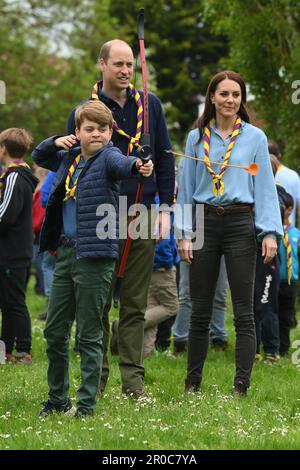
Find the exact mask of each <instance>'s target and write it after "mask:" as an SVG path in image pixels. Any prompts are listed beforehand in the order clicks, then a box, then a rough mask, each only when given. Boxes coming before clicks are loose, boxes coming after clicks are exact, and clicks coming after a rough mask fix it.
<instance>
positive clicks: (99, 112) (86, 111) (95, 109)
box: [75, 101, 113, 129]
mask: <svg viewBox="0 0 300 470" xmlns="http://www.w3.org/2000/svg"><path fill="white" fill-rule="evenodd" d="M85 119H88V120H89V121H92V122H96V123H97V124H99V126H108V127H109V128H110V129H111V128H112V126H113V116H112V112H111V110H110V109H109V108H108V107H107V106H106V105H105V104H104V103H102V101H86V102H85V103H83V104H81V105H80V106H78V107H77V108H76V111H75V124H76V127H77V129H80V127H81V125H82V123H83V121H84V120H85Z"/></svg>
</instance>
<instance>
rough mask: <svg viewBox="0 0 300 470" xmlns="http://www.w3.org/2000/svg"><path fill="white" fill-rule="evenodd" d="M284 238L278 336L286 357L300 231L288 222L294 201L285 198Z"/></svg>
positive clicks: (293, 318) (289, 196)
mask: <svg viewBox="0 0 300 470" xmlns="http://www.w3.org/2000/svg"><path fill="white" fill-rule="evenodd" d="M285 205H286V209H285V212H284V225H283V229H284V237H283V240H281V242H280V247H279V250H280V289H279V297H278V304H279V336H280V347H279V353H280V355H281V356H287V354H288V351H289V347H290V329H291V327H292V326H293V325H294V322H295V304H296V298H297V282H298V278H299V261H298V247H299V242H300V231H299V230H298V229H297V228H296V227H294V226H293V225H292V224H291V222H290V216H291V213H292V210H293V206H294V201H293V198H292V196H291V195H290V194H288V193H286V196H285Z"/></svg>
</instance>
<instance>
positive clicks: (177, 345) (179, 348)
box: [173, 341, 187, 356]
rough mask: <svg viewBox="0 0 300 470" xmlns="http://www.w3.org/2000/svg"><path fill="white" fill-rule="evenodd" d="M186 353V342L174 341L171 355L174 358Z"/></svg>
mask: <svg viewBox="0 0 300 470" xmlns="http://www.w3.org/2000/svg"><path fill="white" fill-rule="evenodd" d="M186 351H187V341H174V343H173V353H174V355H175V356H178V355H179V354H183V353H185V352H186Z"/></svg>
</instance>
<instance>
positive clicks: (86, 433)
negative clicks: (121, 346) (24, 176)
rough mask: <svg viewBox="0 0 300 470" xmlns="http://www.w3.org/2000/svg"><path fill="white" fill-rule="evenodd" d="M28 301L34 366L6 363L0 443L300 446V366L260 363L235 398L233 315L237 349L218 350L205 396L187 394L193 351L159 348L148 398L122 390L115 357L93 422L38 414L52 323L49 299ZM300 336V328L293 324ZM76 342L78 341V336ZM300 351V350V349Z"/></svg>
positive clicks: (0, 388) (0, 383)
mask: <svg viewBox="0 0 300 470" xmlns="http://www.w3.org/2000/svg"><path fill="white" fill-rule="evenodd" d="M28 304H29V307H30V312H31V316H32V325H33V357H34V362H33V364H32V365H31V366H24V365H18V366H16V365H2V366H0V449H83V450H85V449H102V450H106V449H107V450H108V449H110V450H114V449H122V450H124V449H146V450H147V449H153V450H158V449H174V450H175V449H177V450H179V449H182V450H183V449H186V450H194V449H299V448H300V369H299V368H297V366H296V365H295V364H292V363H291V361H290V360H288V359H284V360H281V361H280V362H279V363H277V364H275V365H267V364H264V363H258V364H255V366H254V371H253V375H252V386H251V388H250V390H249V393H248V397H247V398H232V397H231V394H230V392H231V385H232V378H233V375H234V334H233V328H232V318H231V314H230V315H228V317H229V318H228V331H229V332H230V336H229V341H230V347H229V348H228V350H227V351H226V352H225V353H223V352H214V351H210V352H209V356H208V360H207V363H206V368H205V376H204V383H203V394H201V395H199V396H196V395H193V394H188V395H184V394H183V383H184V378H185V367H186V356H183V357H180V358H176V359H175V358H173V357H168V356H166V355H163V354H158V355H155V356H153V357H150V358H148V359H147V360H146V362H145V367H146V377H145V383H146V387H147V390H148V391H149V393H150V395H149V398H147V399H144V400H142V401H140V402H134V401H132V400H131V399H128V398H125V397H124V396H122V394H121V392H120V377H119V370H118V365H117V359H116V358H113V359H112V366H111V376H110V381H109V385H108V387H107V391H106V394H105V396H104V397H103V398H101V399H100V400H99V401H98V403H97V408H96V413H95V416H94V417H92V418H88V419H86V420H85V421H76V420H75V418H71V417H65V416H61V415H56V416H51V417H49V418H47V419H45V420H41V419H39V418H38V413H39V411H40V408H41V402H42V401H43V400H45V399H47V383H46V370H47V360H46V356H45V342H44V339H43V326H44V323H43V322H41V321H40V320H38V319H37V314H38V312H39V311H41V310H42V309H43V308H44V306H45V300H44V299H43V298H41V297H35V296H34V295H33V291H32V282H31V283H30V288H29V292H28ZM293 339H300V329H299V328H298V329H296V330H293ZM72 346H73V342H72ZM299 356H300V355H299ZM70 383H71V391H70V396H71V398H72V399H73V400H75V397H76V388H77V387H78V383H79V359H78V358H77V357H76V356H75V354H74V353H73V352H71V380H70Z"/></svg>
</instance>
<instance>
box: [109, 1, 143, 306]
mask: <svg viewBox="0 0 300 470" xmlns="http://www.w3.org/2000/svg"><path fill="white" fill-rule="evenodd" d="M144 21H145V13H144V8H141V9H140V10H139V13H138V18H137V31H138V39H139V47H140V60H141V67H142V84H143V86H142V88H143V97H144V100H143V101H144V103H143V105H144V106H143V126H144V127H143V134H142V135H141V139H140V146H139V147H138V149H137V155H138V157H139V158H140V159H141V160H142V161H143V163H146V162H148V161H149V160H150V159H151V146H150V132H149V106H148V86H147V65H146V54H145V40H144ZM143 186H144V177H143V176H140V177H139V183H138V187H137V192H136V197H135V205H136V204H139V203H140V202H141V199H142V194H143ZM135 218H136V215H135V216H134V217H133V218H132V222H133V221H134V220H135ZM131 244H132V238H131V236H130V233H129V231H128V232H127V240H126V243H125V247H124V250H123V253H122V258H121V262H120V266H119V270H118V272H117V279H116V284H115V288H114V295H113V298H114V307H115V308H116V307H117V306H118V303H119V300H120V291H121V282H122V279H123V278H124V272H125V267H126V262H127V258H128V254H129V251H130V248H131Z"/></svg>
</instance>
